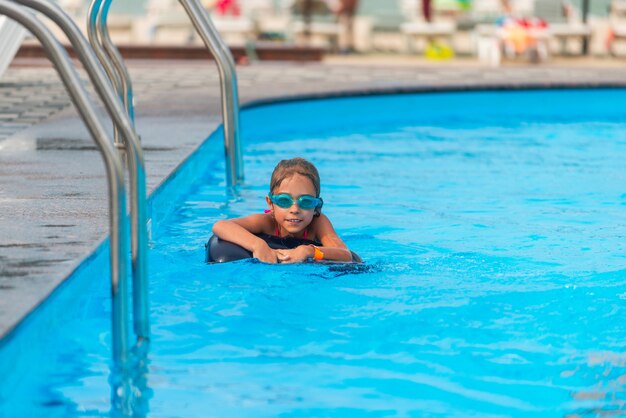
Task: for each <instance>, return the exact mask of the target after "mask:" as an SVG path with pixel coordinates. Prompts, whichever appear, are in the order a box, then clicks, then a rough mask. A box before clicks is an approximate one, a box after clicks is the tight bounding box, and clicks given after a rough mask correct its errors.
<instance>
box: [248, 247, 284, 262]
mask: <svg viewBox="0 0 626 418" xmlns="http://www.w3.org/2000/svg"><path fill="white" fill-rule="evenodd" d="M252 257H254V258H258V259H259V261H261V262H263V263H272V264H276V263H278V252H277V251H276V250H272V249H271V248H270V247H269V245H267V243H265V242H263V243H262V244H260V245H259V246H258V247H257V248H255V249H254V251H253V252H252Z"/></svg>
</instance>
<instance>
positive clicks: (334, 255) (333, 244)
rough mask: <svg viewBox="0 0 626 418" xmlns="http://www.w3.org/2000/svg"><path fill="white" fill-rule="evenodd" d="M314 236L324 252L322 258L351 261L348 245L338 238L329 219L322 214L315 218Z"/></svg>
mask: <svg viewBox="0 0 626 418" xmlns="http://www.w3.org/2000/svg"><path fill="white" fill-rule="evenodd" d="M315 236H316V237H317V238H318V239H319V240H320V242H321V243H322V246H321V247H320V250H321V251H322V252H323V253H324V260H334V261H352V253H351V252H350V250H349V249H348V246H347V245H346V244H345V243H344V242H343V240H342V239H341V238H339V235H337V233H336V232H335V228H333V224H332V223H331V222H330V219H328V217H327V216H326V215H324V214H322V215H320V217H319V218H317V225H316V232H315Z"/></svg>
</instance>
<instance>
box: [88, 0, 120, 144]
mask: <svg viewBox="0 0 626 418" xmlns="http://www.w3.org/2000/svg"><path fill="white" fill-rule="evenodd" d="M102 1H103V0H93V2H92V3H91V4H90V5H89V11H88V13H87V37H88V38H89V43H90V44H91V47H92V48H93V50H94V52H95V53H96V56H97V57H98V60H99V61H100V63H101V64H102V66H103V67H104V71H106V73H107V75H108V76H109V80H111V82H112V83H113V85H114V86H115V89H116V90H117V92H118V94H119V95H120V97H121V95H122V82H121V80H120V77H119V75H118V74H117V72H116V71H115V67H114V66H113V64H112V63H111V62H110V61H109V58H108V56H107V53H106V51H105V50H104V47H103V46H102V44H101V43H100V40H99V38H98V28H97V22H98V12H99V11H100V6H101V4H102ZM113 140H114V141H115V144H116V145H119V146H121V145H122V143H123V139H122V136H121V134H120V132H119V129H118V128H117V127H116V126H114V129H113Z"/></svg>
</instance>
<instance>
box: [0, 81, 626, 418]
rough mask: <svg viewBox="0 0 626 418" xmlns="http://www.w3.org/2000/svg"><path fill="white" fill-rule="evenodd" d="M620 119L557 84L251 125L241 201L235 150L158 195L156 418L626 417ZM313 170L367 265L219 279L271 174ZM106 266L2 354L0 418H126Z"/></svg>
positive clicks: (151, 394) (230, 270)
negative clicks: (230, 241) (229, 241)
mask: <svg viewBox="0 0 626 418" xmlns="http://www.w3.org/2000/svg"><path fill="white" fill-rule="evenodd" d="M624 102H626V92H625V91H622V90H581V91H574V90H563V91H516V92H475V93H446V94H421V95H404V96H380V97H369V98H344V99H333V100H326V101H313V102H295V103H286V104H278V105H272V106H266V107H259V108H255V109H250V110H247V111H246V112H244V114H243V116H242V124H243V129H244V141H245V169H246V176H247V181H246V185H245V186H244V187H242V188H241V190H239V193H238V196H237V197H235V198H233V197H229V196H228V195H227V194H226V193H225V189H224V176H223V172H224V166H223V161H221V159H222V150H221V141H220V139H219V133H218V134H216V135H214V137H213V138H211V139H210V140H209V141H208V142H207V143H206V144H205V145H204V146H203V147H202V148H201V149H200V150H199V152H198V153H197V154H196V155H195V156H194V157H193V158H192V159H191V160H190V162H189V164H188V165H187V166H186V167H185V168H183V169H181V170H180V171H179V173H178V174H177V176H176V177H175V178H173V179H172V180H170V181H169V182H168V183H167V184H166V185H164V186H163V187H162V188H161V189H160V190H159V192H158V193H157V195H156V196H154V197H153V202H152V203H153V218H154V220H153V237H152V246H151V251H150V271H151V273H150V276H151V303H152V309H151V314H152V322H153V328H152V331H153V345H152V351H151V353H150V366H149V374H148V388H147V389H146V392H145V397H146V398H148V408H149V411H150V413H149V415H150V416H158V417H173V416H180V417H207V416H214V417H261V416H281V417H302V416H314V417H351V416H355V417H356V416H358V417H387V416H388V417H398V416H400V417H409V416H429V417H435V416H441V417H449V416H458V417H466V416H485V417H496V416H498V417H499V416H529V415H531V414H533V416H549V417H552V416H555V417H560V416H581V417H582V416H597V415H601V414H603V413H607V414H610V413H613V412H616V411H617V410H619V409H621V408H624V402H625V401H626V387H625V379H626V378H625V377H624V376H626V321H624V319H625V315H626V283H625V282H624V278H625V276H626V274H625V265H626V255H625V254H626V252H625V250H626V249H625V242H626V240H625V238H626V216H624V210H625V205H626V168H625V165H624V161H625V156H626V118H625V115H626V111H624V110H623V106H622V104H623V103H624ZM298 155H299V156H304V157H306V158H308V159H310V160H311V161H313V162H314V163H315V164H316V165H317V166H318V168H319V170H320V173H321V176H322V196H323V197H324V200H325V205H324V210H325V213H326V214H327V215H328V216H329V217H330V218H331V220H332V221H333V223H334V225H335V227H336V229H337V230H338V232H339V233H340V235H341V236H342V237H343V238H344V240H345V242H346V243H347V244H348V245H349V247H350V248H351V249H352V250H354V251H356V252H357V253H359V254H360V255H361V256H362V257H363V258H364V260H365V264H364V265H363V266H362V267H361V268H358V269H352V270H350V269H348V270H345V269H340V268H336V267H332V266H321V265H310V264H308V265H265V264H259V263H254V262H251V261H242V262H235V263H229V264H222V265H206V264H204V262H203V261H204V247H203V244H204V242H205V241H206V240H207V238H208V237H209V235H210V228H211V225H212V224H213V223H214V222H215V221H216V220H218V219H223V218H227V217H233V216H243V215H246V214H249V213H255V212H260V211H262V210H263V209H264V196H265V194H266V193H267V191H268V190H267V189H268V183H269V177H270V174H271V170H272V169H273V167H274V165H275V164H276V162H277V161H278V160H280V159H282V158H290V157H293V156H298ZM106 263H107V259H106V252H105V251H103V252H100V253H99V254H96V255H94V257H92V258H91V259H90V260H89V261H88V262H87V263H86V264H85V265H84V267H83V268H81V269H80V270H79V271H78V272H77V273H76V274H75V277H73V278H72V279H71V280H70V282H69V283H68V284H67V285H66V286H64V287H63V288H62V289H60V290H59V291H58V292H56V294H55V295H54V297H53V298H51V300H50V301H49V302H48V303H46V304H44V306H42V307H41V309H40V310H39V311H38V312H37V313H36V314H35V315H33V316H31V317H30V318H29V319H28V321H27V322H26V323H25V324H23V326H22V327H20V329H19V330H18V332H16V333H15V334H14V335H12V336H11V338H9V339H7V340H5V341H4V342H3V344H2V346H1V348H0V375H2V376H3V379H2V381H1V382H0V405H1V407H2V410H1V411H0V416H4V415H6V416H39V415H42V416H43V415H45V416H102V415H107V414H108V413H109V409H110V404H109V392H110V390H109V386H108V381H107V379H108V374H109V362H110V324H109V316H108V315H109V311H110V308H109V304H110V301H109V299H108V286H107V283H106V277H105V275H104V273H103V272H104V271H106ZM78 295H81V296H78ZM77 301H80V302H77ZM51 330H52V331H51ZM3 413H4V415H3Z"/></svg>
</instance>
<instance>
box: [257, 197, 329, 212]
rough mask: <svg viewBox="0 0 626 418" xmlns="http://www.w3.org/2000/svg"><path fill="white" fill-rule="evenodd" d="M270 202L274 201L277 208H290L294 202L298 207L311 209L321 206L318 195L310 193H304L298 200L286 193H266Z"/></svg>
mask: <svg viewBox="0 0 626 418" xmlns="http://www.w3.org/2000/svg"><path fill="white" fill-rule="evenodd" d="M268 196H269V198H270V200H271V201H272V203H274V204H275V205H276V206H278V207H279V208H283V209H288V208H290V207H291V206H292V205H293V204H294V202H295V203H297V204H298V207H300V209H304V210H311V209H315V208H317V207H320V208H321V207H322V204H323V200H322V199H320V198H318V197H313V196H311V195H308V194H305V195H302V196H300V197H299V198H298V200H295V201H294V200H293V197H291V196H290V195H288V194H287V193H281V194H270V195H268Z"/></svg>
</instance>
